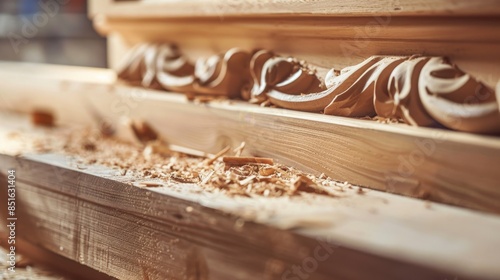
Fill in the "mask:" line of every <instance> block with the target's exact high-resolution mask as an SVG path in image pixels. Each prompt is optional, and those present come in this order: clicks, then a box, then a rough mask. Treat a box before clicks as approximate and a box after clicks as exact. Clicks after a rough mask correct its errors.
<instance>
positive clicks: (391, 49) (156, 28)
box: [95, 17, 500, 86]
mask: <svg viewBox="0 0 500 280" xmlns="http://www.w3.org/2000/svg"><path fill="white" fill-rule="evenodd" d="M95 25H96V27H97V28H98V29H99V30H100V32H101V33H102V34H113V41H112V42H111V44H110V53H111V56H112V57H111V61H110V65H111V66H112V67H113V66H116V65H117V64H119V62H120V58H121V57H123V56H122V55H123V49H126V48H127V47H129V46H132V45H134V44H136V43H140V42H168V43H172V42H174V43H176V44H178V45H179V47H180V49H181V50H182V51H183V53H184V54H185V55H186V56H187V57H188V58H190V59H191V60H192V61H195V59H197V58H199V57H201V56H205V57H206V56H208V55H212V54H216V53H223V52H225V51H227V50H228V49H230V48H234V47H238V48H242V49H246V50H249V51H251V50H254V49H269V50H272V51H275V52H276V53H278V54H280V55H284V56H287V55H290V56H293V57H296V58H298V59H300V60H305V61H307V62H308V63H309V64H310V65H313V66H315V67H317V68H318V74H319V75H320V76H321V77H324V75H325V73H326V72H327V71H328V70H330V69H331V68H336V69H341V68H343V67H346V66H352V65H354V64H357V63H360V62H361V61H363V60H365V59H366V58H368V57H370V56H372V55H414V54H425V55H431V56H446V57H448V58H450V60H451V61H452V62H453V63H455V64H457V65H458V66H459V67H460V68H461V69H462V70H464V71H466V72H467V73H470V74H471V75H474V76H475V77H477V78H478V79H479V80H481V81H483V82H485V83H486V84H488V85H490V86H495V84H496V83H497V82H498V77H500V68H499V67H498V65H499V64H500V55H499V53H498V51H497V49H498V44H499V42H500V28H499V27H500V18H499V17H477V18H463V17H456V18H455V17H453V18H447V17H432V18H426V19H425V20H418V19H417V18H406V17H404V18H399V17H387V18H380V17H366V18H305V19H300V20H294V19H277V18H266V19H259V20H255V19H245V18H231V19H225V20H224V21H223V22H221V21H220V20H217V19H203V18H196V19H176V20H174V19H144V20H133V19H109V18H108V19H105V20H96V21H95ZM179 26H182V28H179ZM118 37H119V38H120V39H119V40H117V38H118ZM117 41H118V43H117ZM120 54H121V55H120Z"/></svg>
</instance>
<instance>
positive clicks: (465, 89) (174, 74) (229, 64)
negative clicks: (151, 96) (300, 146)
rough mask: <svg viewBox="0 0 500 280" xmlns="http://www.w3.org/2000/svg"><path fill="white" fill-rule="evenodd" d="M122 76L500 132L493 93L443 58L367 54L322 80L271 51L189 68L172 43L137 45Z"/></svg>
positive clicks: (333, 111)
mask: <svg viewBox="0 0 500 280" xmlns="http://www.w3.org/2000/svg"><path fill="white" fill-rule="evenodd" d="M118 73H119V77H120V78H122V79H125V80H128V81H131V82H140V83H141V85H142V86H145V87H153V88H157V87H161V88H164V89H166V90H171V91H177V92H183V93H189V94H204V95H215V96H227V97H229V98H241V99H244V100H251V101H253V102H264V101H269V102H270V103H271V104H274V105H276V106H279V107H283V108H287V109H292V110H299V111H307V112H323V113H324V114H327V115H336V116H346V117H365V116H370V117H374V116H380V117H385V118H397V119H402V120H403V121H404V122H406V123H408V124H410V125H413V126H425V127H440V126H442V127H446V128H449V129H453V130H458V131H467V132H474V133H487V134H498V133H500V110H499V100H500V98H499V97H498V96H497V95H498V93H496V92H495V91H494V90H493V89H491V88H489V87H488V86H486V85H485V84H483V83H481V82H480V81H478V80H476V79H475V78H473V77H472V76H470V75H469V74H467V73H464V72H463V71H461V70H460V69H459V68H458V67H457V66H455V65H453V64H451V63H450V62H448V60H447V59H446V58H444V57H428V56H411V57H408V56H372V57H370V58H368V59H366V60H365V61H363V62H361V63H359V64H357V65H354V66H350V67H346V68H344V69H342V70H341V71H338V70H336V69H332V70H330V71H329V72H328V74H327V75H326V77H325V79H324V82H322V81H321V79H320V78H319V77H318V76H317V75H316V73H315V71H314V70H312V69H310V68H309V67H308V66H307V64H306V63H305V62H301V61H298V60H296V59H294V58H285V57H281V56H279V55H276V54H274V53H272V52H270V51H266V50H259V51H255V52H253V53H249V52H246V51H243V50H239V49H231V50H229V51H227V52H226V53H224V54H221V55H216V56H212V57H209V58H207V59H203V58H202V59H199V60H198V61H197V62H196V63H195V64H194V65H192V64H190V63H189V62H188V60H187V59H186V58H185V57H183V56H182V54H180V52H179V51H178V49H177V48H176V47H175V46H173V45H165V44H164V45H148V44H146V45H140V46H138V47H137V48H135V49H134V50H133V51H132V52H131V53H130V54H129V55H128V57H127V58H126V59H125V63H124V64H123V66H122V67H121V68H120V69H119V70H118Z"/></svg>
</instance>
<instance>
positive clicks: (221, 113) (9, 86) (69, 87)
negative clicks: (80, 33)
mask: <svg viewBox="0 0 500 280" xmlns="http://www.w3.org/2000/svg"><path fill="white" fill-rule="evenodd" d="M0 69H5V71H0V77H1V78H2V80H3V83H2V84H1V85H0V88H1V91H0V93H1V95H0V99H2V100H3V102H1V103H0V106H1V107H3V108H10V109H14V110H18V111H24V112H29V111H31V110H32V109H33V108H40V107H41V108H47V109H50V110H52V111H53V112H54V113H55V115H56V116H57V119H58V120H59V123H61V124H63V123H66V124H68V123H73V124H91V123H94V124H95V119H93V117H92V112H98V114H100V115H101V117H102V118H104V119H106V121H107V122H109V123H112V124H115V125H116V126H119V123H120V122H121V121H122V119H123V118H129V119H143V120H145V121H147V122H149V123H150V124H152V125H153V127H154V128H155V129H156V130H157V131H158V132H159V133H160V134H161V135H162V137H164V138H165V139H167V140H168V141H169V142H170V143H171V144H174V145H180V146H186V147H188V148H192V149H196V150H202V151H205V152H209V153H216V152H218V151H219V150H220V149H221V148H223V147H225V146H227V145H230V146H232V147H233V148H234V147H236V146H238V145H239V144H240V143H241V142H242V141H245V142H246V143H247V147H248V148H247V149H246V153H247V154H249V155H256V156H263V157H271V158H274V159H276V160H278V161H279V162H281V163H285V164H290V165H293V166H296V167H299V168H302V169H305V170H307V171H311V172H314V173H317V174H319V173H321V172H323V173H325V174H327V175H328V176H330V177H332V178H334V179H337V180H341V181H349V182H351V183H354V184H358V185H362V186H367V187H370V188H374V189H378V190H383V191H388V192H393V193H397V194H402V195H406V196H414V197H421V198H426V199H429V200H432V201H438V202H444V203H448V204H453V205H460V206H463V207H469V208H473V209H478V210H482V211H487V212H494V213H500V205H499V204H498V201H499V198H500V189H499V188H498V181H499V175H498V172H497V169H498V166H500V140H499V139H498V138H497V137H488V136H480V135H471V134H467V133H460V132H453V131H446V130H438V129H426V128H415V127H410V126H407V125H403V124H398V125H387V124H380V123H376V122H372V121H366V120H357V119H352V118H342V117H334V116H325V115H320V114H311V113H303V112H295V111H291V110H283V109H272V108H261V107H258V106H255V105H251V104H246V103H241V102H235V101H231V102H229V101H227V102H213V103H210V104H199V105H197V104H194V103H191V102H189V101H187V100H186V98H185V97H184V96H182V95H178V94H170V93H165V92H160V91H154V90H146V89H139V88H133V87H129V86H126V85H120V84H113V83H112V80H113V78H112V74H111V72H110V71H108V70H97V69H92V70H89V71H88V72H87V73H85V71H83V70H81V71H82V72H81V73H80V75H78V76H76V75H73V74H72V73H71V72H70V71H71V70H70V69H71V68H66V67H61V66H36V65H16V64H2V67H0ZM6 69H8V70H6ZM51 69H52V70H54V69H59V71H57V73H58V74H57V75H54V76H53V77H50V74H49V73H50V70H51ZM65 69H68V75H64V74H63V72H64V70H65ZM36 72H43V73H46V74H45V76H37V75H34V74H33V73H36ZM26 73H29V74H26ZM93 77H101V78H102V79H104V77H105V79H104V80H106V79H107V80H106V81H105V82H102V83H92V82H86V81H88V80H92V79H93ZM26 80H30V83H29V84H27V83H25V81H26ZM80 80H82V81H80Z"/></svg>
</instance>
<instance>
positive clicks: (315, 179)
mask: <svg viewBox="0 0 500 280" xmlns="http://www.w3.org/2000/svg"><path fill="white" fill-rule="evenodd" d="M138 138H140V137H138ZM143 138H144V137H143ZM48 144H49V143H45V144H39V145H38V146H39V147H40V149H41V150H43V152H47V151H49V150H52V151H54V149H56V150H62V151H63V152H64V153H66V154H70V155H76V156H77V157H78V158H79V159H80V161H81V162H82V163H84V164H99V165H104V166H108V167H112V168H115V169H117V170H118V171H119V174H121V175H123V176H132V177H136V178H141V179H146V180H147V181H145V182H144V181H142V182H141V183H138V184H137V185H138V186H140V187H156V186H162V185H171V184H176V185H179V184H197V185H199V186H201V187H202V188H203V189H204V190H207V191H217V192H222V193H225V194H228V195H241V196H266V197H280V196H293V195H300V194H301V193H316V194H320V195H328V196H336V194H339V192H343V191H344V188H346V187H347V188H352V187H351V185H350V184H348V183H347V182H338V181H334V180H332V179H330V178H328V177H327V176H325V175H324V174H321V175H320V176H314V175H312V174H307V173H304V172H301V171H299V170H297V169H295V168H292V167H289V166H285V165H282V164H278V163H275V162H274V161H273V160H272V159H267V158H256V157H241V156H240V155H241V153H242V150H243V149H244V143H242V145H241V146H239V147H237V148H236V149H234V150H231V149H230V148H229V147H226V148H225V149H223V150H221V151H220V152H219V153H218V154H216V155H206V156H203V153H202V152H200V153H198V155H197V156H194V155H189V154H186V153H181V152H178V151H173V150H172V149H171V146H169V145H168V144H167V143H165V142H164V141H162V140H161V139H155V140H152V138H148V141H143V142H142V143H129V142H124V141H120V140H118V139H115V138H113V137H106V136H103V135H102V134H100V133H96V132H95V131H93V132H92V131H90V130H87V131H74V132H72V133H70V134H68V135H67V136H66V138H65V140H64V141H63V145H62V146H60V147H59V148H55V147H49V145H48ZM52 146H53V145H52ZM360 192H361V191H360Z"/></svg>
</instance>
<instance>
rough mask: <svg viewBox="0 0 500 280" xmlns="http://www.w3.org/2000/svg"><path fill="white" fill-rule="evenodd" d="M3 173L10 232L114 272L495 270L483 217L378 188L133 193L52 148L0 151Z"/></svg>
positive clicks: (208, 275) (377, 274) (473, 275)
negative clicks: (10, 198) (13, 205)
mask: <svg viewBox="0 0 500 280" xmlns="http://www.w3.org/2000/svg"><path fill="white" fill-rule="evenodd" d="M27 131H28V132H29V130H24V133H26V132H27ZM45 133H47V132H46V131H45ZM10 168H14V169H15V170H16V176H17V178H16V194H17V196H16V197H17V209H16V213H17V217H18V220H17V221H16V222H17V226H16V231H17V236H18V237H21V238H24V239H26V240H27V241H29V242H30V243H33V244H39V246H42V247H43V248H45V249H46V250H49V251H51V252H54V253H56V254H58V255H61V256H63V257H66V258H69V259H71V260H74V261H77V262H79V263H80V264H84V265H86V266H89V267H91V268H94V269H96V270H99V271H101V272H104V273H107V274H109V275H111V276H113V277H116V278H119V279H138V278H142V279H250V278H252V279H254V278H256V279H294V278H296V277H299V276H298V274H297V273H296V272H293V273H292V272H287V271H294V270H293V267H294V266H297V267H300V268H301V270H302V273H304V274H305V275H306V276H309V277H311V279H332V278H334V279H364V278H370V279H402V278H404V279H454V278H458V279H497V278H498V277H500V268H498V265H497V260H496V256H497V252H498V249H500V238H499V236H498V234H497V232H498V230H500V218H499V217H498V216H494V215H488V214H483V213H478V212H475V211H470V210H465V209H459V208H455V207H450V206H443V205H438V204H432V205H429V204H428V203H425V202H423V201H419V200H415V199H409V198H404V197H400V196H395V195H391V194H386V193H381V192H377V191H366V192H364V194H363V195H360V194H357V193H356V190H349V189H346V193H345V196H343V197H340V198H339V197H336V198H335V197H325V196H315V195H302V196H299V197H294V198H293V197H292V198H290V197H281V198H265V197H260V198H259V197H256V198H247V197H229V196H225V195H222V194H217V193H207V192H204V191H201V192H200V189H199V188H198V187H197V186H196V185H192V184H182V185H178V186H163V187H157V188H149V189H148V188H140V187H137V186H135V185H137V184H135V185H131V184H126V183H125V182H129V181H130V180H134V181H135V182H136V183H137V182H141V181H144V179H141V178H131V177H127V176H121V175H119V174H120V173H121V171H120V170H116V169H109V168H106V167H103V166H95V165H85V164H82V163H81V162H80V161H79V160H78V158H74V157H67V156H61V155H57V154H44V155H26V156H22V157H13V156H7V155H0V179H1V180H6V179H5V172H6V170H8V169H10ZM2 190H5V189H4V188H2ZM5 194H6V192H5V191H1V192H0V199H2V200H4V199H6V197H5ZM4 211H5V209H0V213H2V215H5V213H4ZM3 220H5V219H2V221H3ZM464 225H467V227H464ZM33 233H36V234H33ZM320 250H321V252H320V253H315V252H316V251H320ZM323 250H324V251H323ZM315 254H316V255H315ZM319 254H321V256H319ZM318 256H319V257H318ZM304 274H303V275H304Z"/></svg>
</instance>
